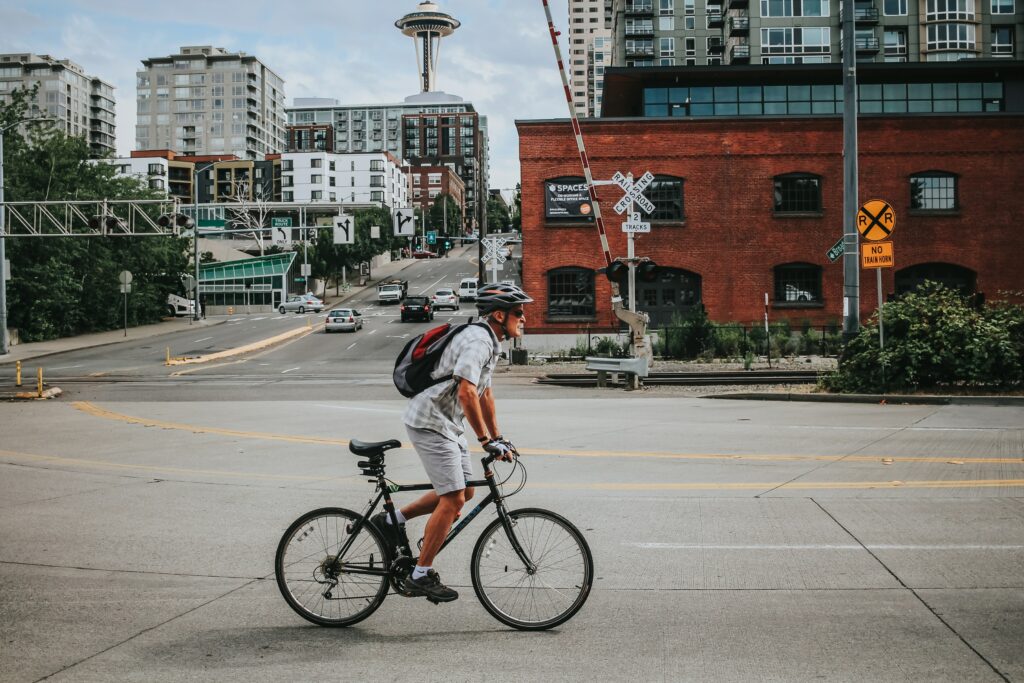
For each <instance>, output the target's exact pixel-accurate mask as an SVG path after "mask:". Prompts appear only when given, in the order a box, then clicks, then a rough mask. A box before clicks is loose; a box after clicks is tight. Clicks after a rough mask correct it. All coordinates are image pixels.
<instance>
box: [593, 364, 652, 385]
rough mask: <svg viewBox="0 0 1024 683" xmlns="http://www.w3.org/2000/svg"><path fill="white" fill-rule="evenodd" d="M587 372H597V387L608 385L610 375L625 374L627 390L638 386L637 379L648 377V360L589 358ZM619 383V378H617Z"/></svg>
mask: <svg viewBox="0 0 1024 683" xmlns="http://www.w3.org/2000/svg"><path fill="white" fill-rule="evenodd" d="M586 360H587V370H596V371H597V386H599V387H604V386H607V385H608V375H609V373H611V374H615V375H618V374H619V373H623V374H625V379H626V388H627V389H628V388H633V387H635V386H636V378H637V377H647V358H646V357H641V358H599V357H590V358H587V359H586ZM615 381H618V377H616V378H615Z"/></svg>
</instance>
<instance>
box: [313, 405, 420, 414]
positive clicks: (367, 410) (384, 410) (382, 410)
mask: <svg viewBox="0 0 1024 683" xmlns="http://www.w3.org/2000/svg"><path fill="white" fill-rule="evenodd" d="M314 405H315V406H317V407H318V408H331V409H332V410H356V411H359V412H363V413H392V414H398V413H403V412H405V411H404V410H390V409H387V408H356V407H355V406H329V405H325V404H323V403H316V404H314Z"/></svg>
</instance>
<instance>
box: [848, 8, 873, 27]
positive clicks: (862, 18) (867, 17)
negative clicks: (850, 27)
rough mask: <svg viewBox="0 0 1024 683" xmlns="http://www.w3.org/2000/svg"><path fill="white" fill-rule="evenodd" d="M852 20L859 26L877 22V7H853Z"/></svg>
mask: <svg viewBox="0 0 1024 683" xmlns="http://www.w3.org/2000/svg"><path fill="white" fill-rule="evenodd" d="M853 21H854V23H856V24H857V25H859V26H864V25H868V24H877V23H878V8H877V7H870V6H858V7H854V8H853Z"/></svg>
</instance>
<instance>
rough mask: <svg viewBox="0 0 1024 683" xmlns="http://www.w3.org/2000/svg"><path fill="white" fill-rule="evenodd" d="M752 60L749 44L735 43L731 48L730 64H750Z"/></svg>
mask: <svg viewBox="0 0 1024 683" xmlns="http://www.w3.org/2000/svg"><path fill="white" fill-rule="evenodd" d="M749 62H750V46H749V45H733V46H732V48H730V49H729V63H730V64H748V63H749Z"/></svg>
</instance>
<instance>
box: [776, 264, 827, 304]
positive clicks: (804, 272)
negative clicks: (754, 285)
mask: <svg viewBox="0 0 1024 683" xmlns="http://www.w3.org/2000/svg"><path fill="white" fill-rule="evenodd" d="M775 303H777V304H820V303H821V267H820V266H816V265H814V264H812V263H785V264H783V265H781V266H775Z"/></svg>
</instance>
